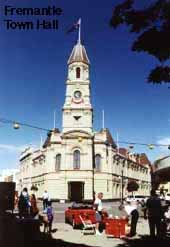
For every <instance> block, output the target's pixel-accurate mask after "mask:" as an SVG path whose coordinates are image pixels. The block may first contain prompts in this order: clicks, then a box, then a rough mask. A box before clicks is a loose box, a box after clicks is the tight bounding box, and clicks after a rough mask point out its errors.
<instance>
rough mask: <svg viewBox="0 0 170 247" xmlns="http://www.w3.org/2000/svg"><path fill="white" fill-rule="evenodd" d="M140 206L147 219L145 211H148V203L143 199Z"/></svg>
mask: <svg viewBox="0 0 170 247" xmlns="http://www.w3.org/2000/svg"><path fill="white" fill-rule="evenodd" d="M139 204H140V207H141V211H142V213H143V217H145V210H146V203H145V200H144V199H142V200H141V202H139Z"/></svg>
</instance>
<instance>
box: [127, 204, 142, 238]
mask: <svg viewBox="0 0 170 247" xmlns="http://www.w3.org/2000/svg"><path fill="white" fill-rule="evenodd" d="M124 209H125V211H126V213H127V215H128V217H131V225H130V233H129V235H128V237H133V236H135V235H136V227H137V223H138V219H139V213H138V210H137V203H135V202H131V203H127V204H126V205H125V207H124Z"/></svg>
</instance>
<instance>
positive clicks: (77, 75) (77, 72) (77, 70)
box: [76, 67, 80, 78]
mask: <svg viewBox="0 0 170 247" xmlns="http://www.w3.org/2000/svg"><path fill="white" fill-rule="evenodd" d="M76 78H80V68H79V67H77V68H76Z"/></svg>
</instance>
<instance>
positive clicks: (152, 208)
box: [145, 190, 162, 237]
mask: <svg viewBox="0 0 170 247" xmlns="http://www.w3.org/2000/svg"><path fill="white" fill-rule="evenodd" d="M147 216H148V222H149V228H150V236H151V237H155V230H156V235H157V236H159V235H160V226H161V216H162V206H161V200H160V198H158V196H157V195H156V192H155V190H151V196H150V198H149V199H148V200H147V202H146V211H145V219H147Z"/></svg>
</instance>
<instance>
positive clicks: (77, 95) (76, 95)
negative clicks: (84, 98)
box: [74, 91, 81, 99]
mask: <svg viewBox="0 0 170 247" xmlns="http://www.w3.org/2000/svg"><path fill="white" fill-rule="evenodd" d="M74 97H75V98H76V99H80V98H81V92H80V91H75V92H74Z"/></svg>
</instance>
